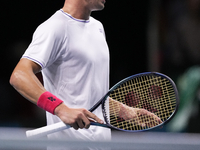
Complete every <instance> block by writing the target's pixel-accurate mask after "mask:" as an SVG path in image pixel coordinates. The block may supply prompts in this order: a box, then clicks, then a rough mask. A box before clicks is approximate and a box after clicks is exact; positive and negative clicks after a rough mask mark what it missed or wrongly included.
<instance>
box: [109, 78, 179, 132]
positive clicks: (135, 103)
mask: <svg viewBox="0 0 200 150" xmlns="http://www.w3.org/2000/svg"><path fill="white" fill-rule="evenodd" d="M109 97H111V98H112V99H114V100H117V101H119V102H120V103H123V104H124V105H126V106H129V107H132V108H139V109H145V110H148V111H149V112H151V113H153V114H155V115H157V116H158V117H159V118H160V119H161V120H162V121H166V120H167V119H168V118H169V117H170V116H171V115H172V113H173V112H174V110H175V108H176V95H175V92H174V88H173V85H172V84H171V82H170V81H169V80H168V79H165V78H162V77H160V76H153V75H148V76H140V77H137V78H133V79H131V80H128V81H126V82H125V83H123V84H122V85H120V86H119V87H118V88H116V89H115V90H114V91H113V92H112V93H111V94H110V95H109ZM109 109H110V111H109V114H107V115H108V116H109V122H110V124H111V125H112V126H114V127H117V128H121V129H124V130H144V129H146V128H150V127H153V126H155V125H158V124H157V123H156V120H155V118H153V117H152V118H151V116H148V115H141V116H137V117H136V118H134V116H133V118H134V119H128V120H127V119H126V118H129V116H130V115H132V114H129V113H127V112H126V113H125V114H123V113H121V116H124V117H119V116H120V106H119V105H116V104H115V103H113V102H112V101H110V102H109Z"/></svg>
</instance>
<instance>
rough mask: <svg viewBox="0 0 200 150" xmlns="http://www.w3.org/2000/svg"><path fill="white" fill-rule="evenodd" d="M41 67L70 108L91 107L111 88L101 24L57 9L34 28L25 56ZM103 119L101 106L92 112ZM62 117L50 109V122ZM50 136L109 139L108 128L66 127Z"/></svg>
mask: <svg viewBox="0 0 200 150" xmlns="http://www.w3.org/2000/svg"><path fill="white" fill-rule="evenodd" d="M22 57H23V58H27V59H30V60H32V61H34V62H36V63H37V64H39V65H40V66H41V67H42V74H43V80H44V87H45V89H46V90H47V91H49V92H51V93H52V94H54V95H56V96H57V97H58V98H60V99H62V100H63V101H64V103H65V104H66V105H67V106H68V107H71V108H86V109H90V108H91V107H92V106H93V105H94V104H95V103H96V102H97V101H98V100H99V99H100V98H101V97H102V96H104V95H105V94H106V92H107V91H108V88H109V50H108V46H107V42H106V39H105V33H104V29H103V26H102V24H101V23H100V22H99V21H97V20H95V19H94V18H93V17H90V18H89V20H79V19H75V18H73V17H72V16H70V15H69V14H67V13H65V12H63V10H58V11H57V12H56V13H55V14H54V15H53V16H52V17H51V18H49V19H48V20H47V21H45V22H44V23H42V24H41V25H40V26H39V27H38V28H37V29H36V31H35V33H34V35H33V39H32V42H31V44H30V45H29V47H28V49H27V50H26V52H25V53H24V55H23V56H22ZM93 113H94V114H96V115H97V116H98V117H99V118H101V119H103V116H102V110H101V107H100V108H98V109H97V110H96V111H94V112H93ZM59 121H60V119H59V118H58V117H57V116H55V115H52V114H50V113H48V112H47V123H48V124H53V123H56V122H59ZM49 137H52V138H55V137H58V138H63V137H64V138H66V139H74V138H75V139H78V140H108V139H110V138H111V133H110V130H109V129H106V128H102V127H96V126H90V128H89V129H79V130H78V131H76V130H74V129H72V128H71V129H67V130H64V131H61V132H58V133H55V134H51V135H50V136H49Z"/></svg>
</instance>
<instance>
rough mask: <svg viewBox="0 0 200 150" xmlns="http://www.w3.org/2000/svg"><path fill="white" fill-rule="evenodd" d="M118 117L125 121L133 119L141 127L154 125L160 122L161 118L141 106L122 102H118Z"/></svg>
mask: <svg viewBox="0 0 200 150" xmlns="http://www.w3.org/2000/svg"><path fill="white" fill-rule="evenodd" d="M119 117H120V118H123V119H124V120H125V121H128V120H129V121H133V122H134V123H136V124H137V125H139V126H141V127H146V126H147V127H154V126H156V125H159V124H161V123H162V120H161V119H160V118H159V117H158V116H156V115H155V114H154V113H151V112H149V111H147V110H146V109H143V108H141V109H140V108H133V107H129V106H127V105H124V104H122V103H121V104H120V111H119Z"/></svg>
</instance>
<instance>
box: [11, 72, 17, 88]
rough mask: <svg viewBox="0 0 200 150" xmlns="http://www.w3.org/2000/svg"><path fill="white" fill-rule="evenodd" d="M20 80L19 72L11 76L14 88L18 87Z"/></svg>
mask: <svg viewBox="0 0 200 150" xmlns="http://www.w3.org/2000/svg"><path fill="white" fill-rule="evenodd" d="M19 82H20V78H19V74H18V73H17V72H15V71H14V72H13V73H12V75H11V77H10V80H9V83H10V85H12V86H13V87H14V88H17V85H18V84H19Z"/></svg>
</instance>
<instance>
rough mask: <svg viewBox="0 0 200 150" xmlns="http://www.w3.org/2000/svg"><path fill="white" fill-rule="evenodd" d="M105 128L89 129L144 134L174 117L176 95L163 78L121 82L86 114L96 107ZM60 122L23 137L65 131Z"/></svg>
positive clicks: (142, 77) (155, 76)
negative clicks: (103, 120)
mask: <svg viewBox="0 0 200 150" xmlns="http://www.w3.org/2000/svg"><path fill="white" fill-rule="evenodd" d="M100 104H101V105H102V112H103V115H104V119H105V124H99V123H96V122H91V125H96V126H101V127H107V128H111V129H116V130H120V131H127V132H138V131H146V130H150V129H153V128H156V127H159V126H163V125H164V124H166V123H167V122H168V121H169V120H170V119H171V118H172V117H173V116H174V115H175V113H176V111H177V109H178V105H179V98H178V91H177V88H176V85H175V84H174V82H173V81H172V80H171V79H170V78H169V77H168V76H166V75H164V74H161V73H156V72H145V73H140V74H136V75H133V76H130V77H128V78H125V79H123V80H121V81H120V82H118V83H117V84H115V85H114V86H113V87H112V88H111V89H110V90H109V91H108V93H107V94H106V95H105V96H104V97H103V98H101V99H100V100H99V101H98V102H97V103H96V104H95V105H94V106H93V107H92V108H91V109H90V110H89V111H91V112H93V111H94V110H95V109H96V108H97V107H98V106H99V105H100ZM70 127H71V126H69V125H66V124H65V123H63V122H59V123H56V124H52V125H49V126H45V127H41V128H38V129H34V130H29V131H27V132H26V135H27V137H38V136H44V135H47V134H51V133H54V132H58V131H61V130H64V129H68V128H70Z"/></svg>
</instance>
